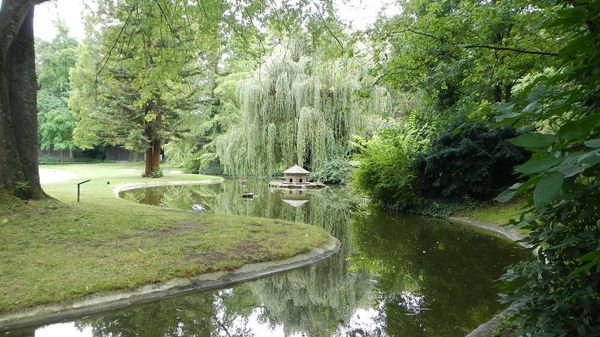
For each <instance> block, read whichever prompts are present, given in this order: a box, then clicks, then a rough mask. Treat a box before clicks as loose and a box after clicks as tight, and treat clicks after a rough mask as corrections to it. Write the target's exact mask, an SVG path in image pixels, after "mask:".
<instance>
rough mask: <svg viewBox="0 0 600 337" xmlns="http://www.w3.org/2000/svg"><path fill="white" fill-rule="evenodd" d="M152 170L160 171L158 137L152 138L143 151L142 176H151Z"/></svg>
mask: <svg viewBox="0 0 600 337" xmlns="http://www.w3.org/2000/svg"><path fill="white" fill-rule="evenodd" d="M152 172H160V139H154V140H152V144H151V146H150V147H148V148H147V149H146V152H145V153H144V177H151V176H152Z"/></svg>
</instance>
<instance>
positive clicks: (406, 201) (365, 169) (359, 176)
mask: <svg viewBox="0 0 600 337" xmlns="http://www.w3.org/2000/svg"><path fill="white" fill-rule="evenodd" d="M425 145H426V141H425V140H423V139H422V138H421V137H419V132H418V131H416V130H411V129H409V128H404V129H402V128H398V129H386V130H381V131H380V133H379V134H378V135H377V136H376V137H374V138H373V139H372V140H370V141H368V142H367V143H366V146H365V147H364V148H363V149H362V151H361V152H360V153H359V154H357V155H356V159H358V160H359V161H360V164H359V165H358V168H357V169H356V171H355V173H354V178H353V184H354V186H355V187H357V188H358V189H359V190H361V191H363V192H364V193H366V194H367V195H368V196H369V197H371V198H372V199H373V200H374V201H375V202H378V203H380V204H382V205H383V206H385V207H387V208H393V209H396V210H400V211H406V210H408V209H409V208H411V207H414V206H416V205H418V204H419V203H420V202H421V197H420V196H419V191H418V187H417V180H416V179H417V175H416V172H415V171H414V165H413V163H414V160H415V159H416V156H417V153H418V151H420V150H422V149H424V148H425Z"/></svg>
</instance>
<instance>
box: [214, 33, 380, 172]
mask: <svg viewBox="0 0 600 337" xmlns="http://www.w3.org/2000/svg"><path fill="white" fill-rule="evenodd" d="M361 75H362V76H364V75H365V70H364V67H363V66H361V65H360V64H359V63H356V61H355V60H354V59H352V60H350V59H339V60H330V61H322V60H320V59H319V57H318V55H317V54H312V55H309V54H308V53H306V52H305V50H304V47H303V44H302V43H301V42H299V41H298V40H296V41H290V42H289V43H287V44H285V45H280V46H277V47H276V48H274V50H273V52H272V53H271V54H270V55H269V56H267V57H266V59H265V60H264V62H263V63H262V65H261V66H260V67H259V68H258V69H257V70H256V72H255V73H254V74H253V76H251V77H250V78H248V79H246V80H244V81H242V82H241V83H240V86H239V101H240V111H241V116H242V117H241V122H240V123H239V124H237V125H235V126H233V127H231V128H230V129H229V130H228V132H227V133H225V134H223V135H221V136H220V137H219V138H218V139H217V141H216V149H217V154H218V156H219V159H220V161H221V163H222V164H223V166H224V168H225V172H226V173H228V174H232V175H241V176H269V175H271V174H273V173H274V172H276V171H278V170H281V169H283V168H285V167H287V166H289V165H291V164H299V165H301V166H305V167H308V168H310V169H312V170H318V169H319V168H321V167H322V166H323V164H324V163H325V162H326V161H327V160H331V159H334V158H338V157H343V156H345V155H347V153H348V150H349V140H350V138H351V136H352V134H353V133H354V132H355V131H356V130H357V128H358V127H359V126H360V125H361V124H362V123H361V121H362V119H363V116H362V113H361V111H362V110H363V108H362V107H363V106H364V105H363V104H361V103H359V100H358V98H357V97H356V92H357V91H358V89H359V88H360V86H361V83H360V82H359V79H360V78H361ZM378 92H379V91H377V93H378ZM371 105H372V104H370V105H369V107H368V108H371ZM377 105H380V106H384V105H385V104H377Z"/></svg>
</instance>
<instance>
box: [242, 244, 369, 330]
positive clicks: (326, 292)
mask: <svg viewBox="0 0 600 337" xmlns="http://www.w3.org/2000/svg"><path fill="white" fill-rule="evenodd" d="M346 264H347V262H346V259H345V255H343V254H337V255H335V256H333V257H331V258H329V259H327V260H326V261H323V262H321V263H319V264H317V265H315V266H312V267H309V268H307V269H303V270H297V271H293V272H289V273H286V274H283V275H279V276H274V277H270V278H266V279H261V280H258V281H256V282H253V283H252V284H250V287H251V289H252V292H253V293H254V294H255V295H256V298H257V300H258V301H259V302H260V303H262V305H263V311H262V314H261V315H260V318H261V319H262V320H264V322H266V323H268V324H269V325H271V326H275V325H283V329H284V331H285V332H286V335H288V334H291V333H294V332H302V333H304V335H305V336H314V337H318V336H330V335H332V333H333V332H334V331H335V330H336V328H337V327H338V325H340V324H342V325H343V324H345V323H346V322H348V320H349V318H350V316H351V315H352V312H353V311H354V309H355V308H356V307H358V306H359V305H361V304H362V302H363V300H364V298H365V295H366V294H367V293H368V292H369V288H370V284H369V280H368V275H366V274H365V273H361V272H356V273H351V272H349V270H348V269H347V268H346Z"/></svg>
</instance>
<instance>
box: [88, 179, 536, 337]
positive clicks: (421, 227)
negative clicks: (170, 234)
mask: <svg viewBox="0 0 600 337" xmlns="http://www.w3.org/2000/svg"><path fill="white" fill-rule="evenodd" d="M246 190H247V191H250V192H254V193H257V194H258V198H256V199H254V200H243V199H242V198H241V194H242V193H243V192H244V191H246ZM148 193H150V195H149V196H146V195H142V196H141V197H140V196H138V198H141V199H144V198H145V199H146V200H155V199H156V194H157V193H158V194H159V195H160V203H161V204H162V205H163V206H166V207H171V208H181V209H190V206H191V205H192V204H195V203H202V204H203V205H204V206H205V207H206V208H208V209H210V210H211V211H213V212H215V213H220V214H237V215H247V216H261V217H270V218H281V219H290V220H298V221H304V222H308V223H312V224H314V225H317V226H320V227H322V228H324V229H326V230H327V231H328V232H329V233H330V234H332V235H333V236H335V237H336V238H338V239H339V240H340V241H341V243H342V247H341V251H340V252H339V253H338V254H336V255H334V256H332V257H331V258H328V259H326V260H325V261H322V262H320V263H318V264H316V265H313V266H310V267H307V268H304V269H302V270H296V271H292V272H288V273H285V274H281V275H276V276H273V277H269V278H265V279H261V280H258V281H254V282H249V283H245V284H243V285H240V286H237V287H235V288H233V289H231V290H224V291H217V292H211V293H207V294H191V295H187V296H182V297H176V298H172V299H168V300H164V301H160V302H155V303H151V304H145V305H140V306H135V307H132V308H126V309H123V310H119V311H115V312H112V313H107V314H102V315H96V316H93V317H92V318H87V319H84V320H82V321H80V322H79V324H80V325H90V326H92V327H93V328H94V332H95V336H109V335H112V336H115V337H117V336H119V337H129V336H167V337H170V336H211V337H212V336H227V335H230V336H251V335H252V333H251V332H250V328H251V326H252V324H256V320H258V322H260V323H263V324H265V325H269V326H271V327H275V326H282V327H283V329H284V332H285V333H286V334H288V335H290V334H292V333H302V334H304V335H305V336H310V337H317V336H332V335H334V336H342V335H343V336H365V335H369V336H405V337H416V336H419V337H426V336H445V337H453V336H464V335H465V334H466V332H468V330H469V329H470V328H472V327H475V326H477V325H478V324H479V323H481V322H483V321H485V320H486V319H488V318H489V317H491V316H492V315H493V314H494V313H495V312H497V311H498V310H499V306H498V304H497V302H496V300H495V296H496V295H495V292H496V291H495V289H494V288H493V287H492V284H491V282H492V281H493V280H494V279H495V278H496V277H497V276H499V275H500V274H501V272H502V268H503V267H504V266H505V265H506V264H508V263H511V262H514V261H516V260H517V259H519V258H521V257H523V256H524V255H523V254H522V253H521V252H520V251H519V250H517V249H516V248H512V246H510V244H509V243H505V242H497V240H495V239H493V238H490V237H486V236H480V235H476V234H474V233H472V232H470V231H469V230H466V229H464V228H462V227H457V226H448V225H446V223H445V222H443V221H436V220H433V219H423V218H416V217H415V218H411V217H390V216H386V215H384V214H380V213H377V212H374V213H371V214H367V213H359V212H356V214H351V213H350V209H351V205H350V201H349V200H351V195H350V193H349V191H348V190H347V189H343V188H327V189H325V190H319V191H308V193H307V194H306V195H299V194H297V192H293V194H292V195H290V194H289V191H285V190H275V191H273V192H271V191H270V190H269V189H268V188H267V186H266V184H265V182H264V181H249V182H248V184H247V185H241V184H239V182H237V181H226V182H225V183H223V184H218V185H198V186H175V187H169V188H162V189H157V190H156V191H154V192H148ZM283 195H285V196H286V197H287V198H296V200H297V199H298V198H308V200H309V202H308V203H306V204H304V205H302V206H301V207H297V208H295V207H292V206H290V205H288V204H285V203H284V202H282V201H281V198H282V196H283ZM370 278H371V279H374V280H376V282H372V281H371V280H370ZM421 297H422V298H421ZM360 308H362V309H364V310H357V309H360ZM358 314H360V315H362V316H361V318H360V319H359V318H358ZM361 320H362V322H361ZM365 321H367V323H368V324H365ZM361 323H362V324H361Z"/></svg>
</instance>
